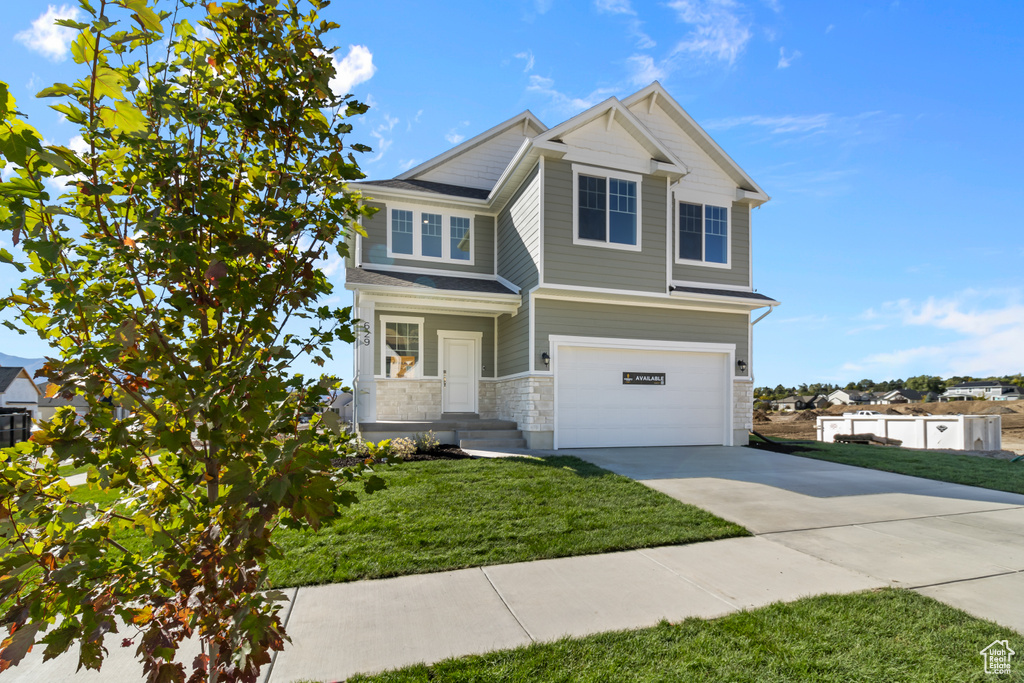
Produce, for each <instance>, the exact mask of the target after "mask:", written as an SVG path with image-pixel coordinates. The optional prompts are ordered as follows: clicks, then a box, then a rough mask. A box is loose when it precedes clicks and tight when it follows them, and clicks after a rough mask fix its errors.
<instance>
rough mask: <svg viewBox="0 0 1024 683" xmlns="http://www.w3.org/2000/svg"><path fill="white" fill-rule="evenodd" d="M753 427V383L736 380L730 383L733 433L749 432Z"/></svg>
mask: <svg viewBox="0 0 1024 683" xmlns="http://www.w3.org/2000/svg"><path fill="white" fill-rule="evenodd" d="M753 427H754V383H753V382H752V381H750V380H745V379H737V380H733V383H732V428H733V431H738V430H744V431H746V430H749V429H753Z"/></svg>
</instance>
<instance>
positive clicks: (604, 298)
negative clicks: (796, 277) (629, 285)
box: [530, 285, 778, 313]
mask: <svg viewBox="0 0 1024 683" xmlns="http://www.w3.org/2000/svg"><path fill="white" fill-rule="evenodd" d="M623 294H625V293H623ZM623 294H618V295H612V294H610V293H603V292H581V291H578V290H566V289H561V288H559V287H558V286H557V285H545V286H542V287H535V288H534V289H533V290H531V292H530V296H531V298H533V299H555V300H558V301H569V302H572V301H576V302H579V303H602V304H608V305H612V306H639V307H649V308H662V309H679V310H682V309H693V310H702V311H718V312H722V313H748V312H750V311H753V310H756V309H758V308H764V307H765V306H766V305H767V302H755V301H751V300H750V299H740V298H738V297H728V296H722V297H715V296H704V295H700V296H698V295H692V296H678V295H677V294H675V293H672V294H650V295H643V294H637V295H625V296H623ZM774 305H778V303H777V302H776V303H775V304H774Z"/></svg>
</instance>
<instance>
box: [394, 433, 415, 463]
mask: <svg viewBox="0 0 1024 683" xmlns="http://www.w3.org/2000/svg"><path fill="white" fill-rule="evenodd" d="M416 447H417V446H416V442H415V441H413V440H412V439H410V438H409V437H403V438H401V439H392V440H391V455H393V456H394V457H395V458H396V459H398V460H405V459H406V458H408V457H409V456H410V455H415V454H416Z"/></svg>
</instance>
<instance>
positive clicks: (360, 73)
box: [330, 45, 377, 96]
mask: <svg viewBox="0 0 1024 683" xmlns="http://www.w3.org/2000/svg"><path fill="white" fill-rule="evenodd" d="M331 62H332V63H333V64H334V71H335V74H334V78H332V79H331V83H330V86H331V91H332V92H333V93H334V94H335V95H338V96H341V95H347V94H349V93H351V92H352V88H354V87H355V86H357V85H359V84H360V83H365V82H366V81H368V80H370V79H371V78H373V75H374V74H375V73H377V67H376V66H374V65H373V54H372V53H371V52H370V50H369V49H368V48H367V47H366V46H365V45H349V47H348V54H347V55H345V58H344V59H342V60H341V61H340V62H339V61H338V60H337V59H335V58H334V55H331Z"/></svg>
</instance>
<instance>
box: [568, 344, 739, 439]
mask: <svg viewBox="0 0 1024 683" xmlns="http://www.w3.org/2000/svg"><path fill="white" fill-rule="evenodd" d="M728 358H729V356H728V355H727V354H724V353H703V352H700V353H695V352H687V351H656V350H647V349H644V350H639V349H621V348H589V347H573V346H560V347H559V349H558V363H557V367H556V369H555V373H556V375H557V378H556V380H555V381H556V386H557V390H556V392H557V398H556V401H557V406H556V413H555V438H556V440H557V447H558V448H585V447H594V446H692V445H705V444H722V443H725V440H726V439H727V438H728V437H727V432H726V424H727V420H728V419H729V415H728V404H727V402H726V400H727V396H726V391H727V387H726V377H727V376H728V375H727V374H726V364H727V363H728ZM627 372H628V373H641V374H652V373H657V374H661V373H663V374H664V375H665V383H664V384H663V385H660V384H659V385H652V384H624V383H623V373H627Z"/></svg>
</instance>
